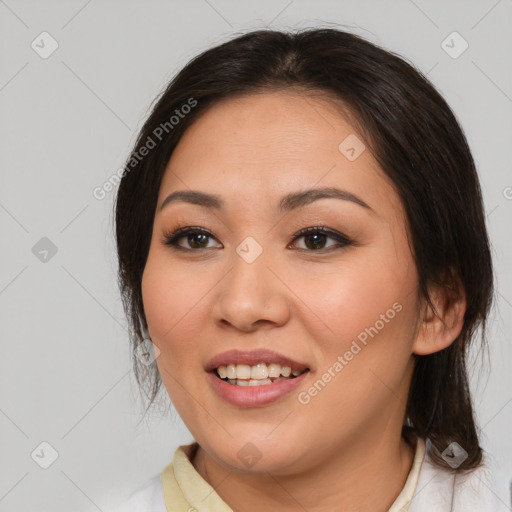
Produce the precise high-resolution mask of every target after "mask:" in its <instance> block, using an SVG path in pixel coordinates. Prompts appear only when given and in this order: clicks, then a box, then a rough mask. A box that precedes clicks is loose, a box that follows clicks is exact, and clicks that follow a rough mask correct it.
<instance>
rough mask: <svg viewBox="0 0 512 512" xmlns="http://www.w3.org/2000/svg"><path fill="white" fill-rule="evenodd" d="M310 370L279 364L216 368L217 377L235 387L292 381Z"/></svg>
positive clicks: (229, 365)
mask: <svg viewBox="0 0 512 512" xmlns="http://www.w3.org/2000/svg"><path fill="white" fill-rule="evenodd" d="M308 371H309V369H308V368H303V369H297V368H296V369H293V370H292V367H291V366H283V365H281V364H279V363H264V362H261V363H257V364H255V365H248V364H235V363H230V364H228V365H221V366H219V367H217V368H215V370H214V373H215V375H217V377H218V378H219V379H221V380H223V381H224V382H227V383H228V384H231V385H233V386H268V385H271V384H275V383H277V382H283V381H287V380H292V379H295V378H296V377H298V376H299V375H302V374H303V373H306V372H308Z"/></svg>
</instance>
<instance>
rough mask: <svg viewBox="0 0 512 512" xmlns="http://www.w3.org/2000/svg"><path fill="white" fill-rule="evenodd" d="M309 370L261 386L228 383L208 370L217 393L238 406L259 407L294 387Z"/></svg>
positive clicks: (273, 400)
mask: <svg viewBox="0 0 512 512" xmlns="http://www.w3.org/2000/svg"><path fill="white" fill-rule="evenodd" d="M308 373H309V371H305V372H304V373H301V374H300V375H299V376H297V377H295V378H293V379H288V380H282V381H280V382H276V383H275V384H265V385H263V386H237V385H236V384H229V383H227V382H225V381H223V380H222V379H220V378H219V377H217V375H216V374H215V373H214V372H208V379H209V380H210V383H211V385H212V386H213V389H214V390H215V391H216V392H217V394H218V395H219V396H220V397H221V398H223V399H224V400H226V402H229V403H230V404H233V405H238V406H239V407H261V406H263V405H267V404H270V403H272V402H276V401H277V400H279V399H280V398H282V397H283V396H285V395H287V394H288V393H290V392H291V391H293V390H294V389H296V388H297V387H298V386H300V384H301V383H302V382H303V381H304V379H305V378H306V375H307V374H308Z"/></svg>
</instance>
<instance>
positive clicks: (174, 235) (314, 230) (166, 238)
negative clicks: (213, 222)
mask: <svg viewBox="0 0 512 512" xmlns="http://www.w3.org/2000/svg"><path fill="white" fill-rule="evenodd" d="M198 233H199V234H202V235H206V236H208V237H209V238H213V239H214V240H216V238H215V237H214V236H213V235H212V234H211V233H210V232H209V231H208V230H206V229H204V228H201V227H194V226H185V227H178V228H176V229H175V230H174V231H171V232H166V233H164V235H163V241H162V242H163V244H164V245H167V246H169V247H171V248H172V249H174V250H176V251H187V252H191V251H194V252H198V251H200V250H204V249H213V248H212V247H199V248H187V247H182V246H180V245H178V242H179V241H180V240H181V239H182V238H184V237H186V236H187V235H190V234H198ZM312 234H321V235H325V236H327V237H328V238H332V239H333V240H336V241H337V242H338V245H337V246H336V245H331V246H329V247H325V248H321V249H307V248H306V249H302V248H300V249H297V250H300V251H306V252H330V251H331V250H333V249H341V248H343V247H348V246H351V245H355V241H354V240H351V239H350V238H348V237H347V236H345V235H343V234H342V233H338V232H337V231H331V230H329V229H326V228H325V227H324V226H314V227H309V228H304V229H301V230H300V231H299V232H298V233H296V234H295V235H294V237H293V239H292V243H293V242H295V241H296V240H298V239H300V238H302V237H304V236H307V235H312ZM217 241H218V240H217ZM215 249H216V247H215Z"/></svg>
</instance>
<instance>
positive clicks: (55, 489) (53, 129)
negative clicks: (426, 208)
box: [0, 0, 512, 512]
mask: <svg viewBox="0 0 512 512" xmlns="http://www.w3.org/2000/svg"><path fill="white" fill-rule="evenodd" d="M328 25H329V26H339V27H340V28H345V29H347V30H351V31H353V32H355V33H357V34H359V35H362V36H364V37H366V38H367V39H369V40H370V41H372V42H375V43H377V44H380V45H382V46H384V47H385V48H387V49H389V50H391V51H394V52H396V53H398V54H400V55H402V56H403V57H405V58H406V59H408V60H410V61H412V62H413V63H414V64H415V65H416V66H417V67H418V68H419V69H420V70H422V71H423V72H424V73H427V74H428V77H429V78H430V79H431V80H432V82H433V83H434V84H435V85H436V86H437V87H438V89H439V90H440V91H441V93H442V94H443V95H444V97H445V98H446V99H447V101H448V103H449V104H450V105H451V107H452V108H453V110H454V111H455V113H456V115H457V117H458V119H459V121H460V123H461V125H462V126H463V129H464V130H465V133H466V135H467V138H468V141H469V143H470V146H471V148H472V151H473V155H474V157H475V160H476V162H477V164H478V169H479V173H480V177H481V182H482V187H483V193H484V198H485V207H486V212H487V222H488V226H489V232H490V236H491V239H492V245H493V255H494V258H495V265H496V273H497V280H496V282H497V292H496V303H495V309H494V312H493V317H492V321H491V325H490V330H489V339H490V358H489V360H488V361H487V363H488V364H490V369H487V370H486V369H485V368H484V369H478V368H479V366H478V365H477V366H476V369H475V371H474V373H473V376H472V381H471V382H472V388H473V392H474V393H475V403H476V407H477V414H478V420H479V425H480V427H481V428H482V443H483V445H484V447H485V448H486V450H487V451H488V452H489V453H490V454H491V455H492V457H493V458H494V460H495V461H496V463H497V464H498V465H499V466H500V467H501V469H502V470H503V471H505V472H507V473H508V474H509V475H511V476H512V439H511V437H510V432H511V425H512V371H511V362H512V345H511V340H510V333H511V318H512V283H511V275H512V273H511V263H512V247H511V237H510V233H511V230H510V225H511V220H512V219H511V213H512V188H511V187H512V174H511V168H510V163H511V161H512V158H511V157H512V144H511V140H512V138H511V137H512V59H510V54H511V51H512V31H511V30H510V27H511V26H512V3H511V2H510V0H499V1H496V0H490V1H487V0H478V1H468V0H464V1H445V2H438V1H426V0H414V1H413V0H394V1H386V2H383V1H381V0H375V1H362V0H354V1H326V0H314V1H313V0H311V1H307V0H292V1H290V0H258V1H257V2H247V1H245V2H243V1H234V0H188V1H155V0H153V1H133V0H130V1H128V0H125V1H118V2H115V1H107V0H103V1H99V0H89V1H87V0H68V1H66V2H64V1H61V2H57V1H28V0H27V1H23V0H18V1H16V0H0V56H1V61H0V166H1V167H0V169H1V182H0V229H1V231H0V235H1V236H0V254H1V265H0V315H1V318H0V320H1V322H0V329H1V344H2V345H1V347H2V351H1V358H0V447H1V450H0V510H1V511H9V512H28V511H33V510H36V509H37V510H39V511H41V512H44V511H52V512H61V511H69V510H73V511H75V512H79V511H85V510H106V509H107V508H108V506H109V505H110V504H111V502H113V501H115V500H117V499H118V498H119V497H121V496H124V495H126V494H127V493H128V492H131V491H133V490H134V489H135V488H137V486H139V485H140V484H142V483H144V482H145V481H146V480H148V479H149V478H150V477H152V476H154V475H157V474H158V473H160V472H161V471H162V469H163V468H164V467H165V466H166V465H167V464H168V463H169V462H170V460H171V458H172V454H173V453H174V450H175V448H176V447H177V446H178V445H179V444H184V443H188V442H190V441H191V440H192V438H191V435H190V434H189V432H188V431H187V429H186V428H185V427H184V425H183V424H182V423H181V420H180V419H179V418H178V417H177V415H176V414H172V413H167V414H160V413H159V411H158V409H154V410H153V412H152V413H151V415H150V416H148V417H147V418H146V419H144V420H143V421H142V422H140V421H139V420H140V418H141V413H142V403H141V401H140V400H139V398H138V391H137V389H136V385H135V380H134V378H133V376H132V374H131V368H130V355H129V344H128V337H127V332H126V327H127V323H126V320H125V318H124V313H123V310H122V306H121V301H120V297H119V293H118V290H117V287H116V270H117V264H116V256H115V252H114V244H113V231H112V216H111V210H112V202H113V199H114V196H115V190H113V191H111V192H110V193H108V194H106V197H105V198H104V199H102V200H99V199H96V198H95V197H94V195H93V190H94V189H95V187H98V186H102V184H103V183H104V182H105V181H106V180H107V179H108V178H109V177H111V176H112V175H113V174H114V173H115V172H116V171H117V169H119V168H120V167H121V166H122V165H123V162H124V160H125V158H126V156H127V154H128V152H129V150H130V148H131V144H132V143H133V142H134V140H135V136H136V133H137V130H138V129H139V128H140V127H141V125H142V122H143V120H144V119H145V117H146V116H147V114H148V108H149V106H150V103H151V101H152V100H153V99H154V98H155V97H156V95H157V94H158V93H159V92H160V91H161V89H162V87H163V86H164V85H165V84H166V82H167V81H168V80H169V79H170V78H171V77H172V76H173V75H174V74H175V73H176V72H177V71H178V70H179V69H180V67H181V66H183V65H184V64H185V63H186V62H187V61H188V60H189V59H190V58H192V57H193V56H194V55H196V54H197V53H199V52H200V51H202V50H204V49H206V48H208V47H211V46H212V45H215V44H218V43H220V42H222V41H225V40H227V39H228V38H230V37H231V36H233V35H234V34H236V33H241V32H246V31H248V30H250V29H255V28H263V27H270V28H276V29H296V28H302V27H306V26H328ZM43 32H45V34H42V33H43ZM453 32H457V33H458V34H457V35H454V34H453ZM447 38H448V39H447ZM443 41H445V42H444V43H443ZM466 45H467V48H466V49H465V51H463V52H462V50H463V49H464V48H465V47H466ZM52 51H53V53H52ZM461 52H462V53H461ZM459 53H460V54H459ZM474 355H475V356H476V359H479V358H480V356H481V353H480V352H479V351H475V352H474ZM163 398H164V399H165V398H166V396H163ZM164 405H165V402H164ZM162 411H165V407H162ZM41 443H45V444H41ZM44 465H48V467H47V469H44V468H43V467H42V466H44Z"/></svg>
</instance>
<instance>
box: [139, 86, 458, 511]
mask: <svg viewBox="0 0 512 512" xmlns="http://www.w3.org/2000/svg"><path fill="white" fill-rule="evenodd" d="M350 134H355V135H357V132H356V130H355V129H354V128H353V127H352V126H351V125H350V124H349V123H348V122H347V121H346V120H345V119H344V117H342V116H341V115H340V114H339V112H338V111H337V110H336V109H335V108H333V100H332V99H331V100H330V101H327V100H326V99H322V98H320V97H312V96H306V95H303V94H300V93H297V92H291V91H287V92H283V91H281V92H271V93H270V92H269V93H264V94H258V95H249V96H243V97H239V98H236V99H233V98H231V99H228V100H225V101H222V102H220V103H217V104H216V105H214V106H213V107H212V108H210V109H209V110H208V111H206V113H204V114H203V115H202V116H201V117H200V118H199V119H198V120H197V121H196V122H195V123H194V124H193V125H192V126H191V127H190V128H188V129H187V131H186V132H185V134H184V136H183V137H182V139H181V141H180V142H179V144H178V146H177V148H176V149H175V151H174V153H173V155H172V157H171V159H170V161H169V164H168V166H167V169H166V173H165V175H164V178H163V181H162V184H161V188H160V192H159V197H158V203H157V209H156V212H155V219H154V225H153V233H152V240H151V246H150V250H149V255H148V259H147V263H146V267H145V270H144V274H143V279H142V293H143V302H144V310H145V314H146V318H147V321H148V326H149V334H150V336H151V339H152V341H153V343H155V345H156V346H158V348H159V349H160V351H161V354H160V356H159V358H158V359H157V364H158V368H159V371H160V374H161V376H162V380H163V382H164V385H165V387H166V389H167V392H168V394H169V396H170V398H171V400H172V402H173V404H174V406H175V407H176V409H177V411H178V412H179V414H180V416H181V417H182V419H183V421H184V422H185V424H186V425H187V427H188V428H189V430H190V431H191V433H192V435H193V436H194V438H195V440H197V442H198V443H199V449H198V451H197V453H196V454H195V457H194V458H193V460H192V463H193V465H194V467H195V468H196V469H197V471H198V472H199V473H200V474H201V476H202V477H203V478H204V479H205V480H206V481H208V482H209V483H210V484H211V485H212V486H214V487H215V490H216V492H217V493H218V494H219V495H220V496H221V498H222V499H223V500H224V501H225V502H226V503H227V504H228V505H229V506H230V507H231V508H232V509H233V510H241V511H242V510H243V511H244V512H252V511H253V510H254V511H256V510H258V511H260V510H273V509H279V510H282V511H288V510H298V509H300V508H301V507H303V508H304V509H306V510H308V511H324V510H325V511H327V510H329V511H330V510H339V509H340V506H341V504H342V507H343V510H345V511H351V510H354V511H355V510H358V511H365V510H368V511H370V510H371V511H372V512H376V511H386V510H388V508H389V507H390V506H391V504H392V503H393V501H394V500H395V498H396V497H397V495H398V494H399V493H400V491H401V489H402V487H403V486H404V484H405V481H406V479H407V475H408V473H409V471H410V468H411V464H412V460H413V454H414V449H413V447H411V446H409V445H408V444H407V442H406V441H405V440H404V439H403V438H402V437H401V427H402V425H403V422H404V415H405V404H406V399H407V394H408V390H409V386H410V380H411V376H412V371H413V367H414V363H413V354H414V353H417V354H428V353H432V352H435V351H438V350H441V349H442V348H445V347H446V346H448V345H449V344H450V343H451V342H452V341H453V340H454V339H455V337H456V336H457V334H458V333H459V332H460V329H461V327H462V318H463V314H464V308H465V303H464V299H463V297H462V298H461V299H460V300H459V301H458V302H456V303H455V304H454V305H453V306H452V307H451V308H449V309H447V308H444V307H443V304H444V299H443V294H442V291H441V290H437V289H434V288H432V290H431V291H432V294H433V297H434V301H435V304H436V305H437V306H438V308H439V313H440V314H439V316H436V315H435V314H433V312H432V311H431V310H430V309H429V307H428V306H427V305H426V302H425V301H424V300H423V299H421V298H419V297H418V274H417V270H416V267H415V264H414V260H413V256H412V254H411V250H410V247H409V243H408V239H407V227H406V217H405V213H404V210H403V207H402V204H401V202H400V199H399V197H398V195H397V193H396V192H395V190H394V188H393V186H392V184H391V183H390V181H389V179H388V178H387V177H386V175H385V174H384V173H383V171H382V170H381V169H380V168H379V166H378V164H377V162H376V161H375V159H374V158H373V156H372V155H371V153H370V151H369V150H368V149H367V150H366V151H364V152H363V153H362V154H361V155H360V156H359V157H358V158H357V159H356V160H354V161H349V160H348V159H347V158H346V157H345V156H344V155H343V154H342V153H341V152H340V151H339V150H338V145H339V144H340V142H341V141H343V140H344V139H345V138H346V137H347V136H348V135H350ZM359 138H360V139H362V137H359ZM318 187H337V188H340V189H343V190H346V191H349V192H351V193H352V194H354V195H356V196H358V197H359V198H361V199H362V200H363V201H364V202H365V203H367V204H368V205H369V206H370V208H371V209H369V208H364V207H362V206H360V205H358V204H355V203H353V202H350V201H346V200H340V199H334V198H327V199H320V200H317V201H315V202H312V203H311V204H308V205H306V206H303V207H302V208H299V209H297V210H293V211H290V212H288V213H286V214H282V213H279V212H278V210H277V206H278V203H279V200H280V199H281V197H282V196H283V195H285V194H287V193H290V192H296V191H299V190H309V189H311V188H318ZM188 189H193V190H199V191H203V192H208V193H214V194H217V195H219V196H220V197H221V198H222V199H223V200H224V202H225V206H224V207H223V209H221V210H215V209H211V208H206V207H203V206H198V205H194V204H190V203H186V202H175V203H171V204H169V205H168V206H167V207H166V208H164V209H163V210H162V211H160V205H161V204H162V202H163V201H164V199H165V198H166V197H167V196H168V195H169V194H170V193H172V192H174V191H176V190H188ZM177 223H180V224H181V225H183V226H200V227H203V228H205V229H207V230H208V231H210V232H211V233H212V235H213V236H212V237H211V238H206V239H205V240H206V241H204V239H201V238H200V237H199V238H197V236H196V238H193V239H192V241H191V240H190V238H187V236H185V237H184V238H182V239H181V241H180V242H179V243H180V244H181V245H182V246H183V247H185V248H188V249H189V250H188V252H187V251H186V250H182V251H178V250H176V249H173V248H172V247H170V246H168V245H165V244H164V241H163V240H164V235H165V233H168V232H171V231H172V230H174V228H175V227H176V225H177ZM318 225H324V226H326V228H328V229H329V230H332V231H337V232H340V233H342V234H344V235H345V236H347V237H349V238H350V239H353V240H354V241H355V243H354V244H353V245H347V246H341V245H339V244H338V242H337V241H336V240H334V239H332V238H330V237H322V235H321V234H320V241H319V242H318V238H316V239H315V238H314V235H313V238H312V237H311V235H310V236H309V237H308V236H306V237H304V236H302V237H301V238H298V239H296V240H294V238H295V235H296V233H297V232H298V231H299V230H300V229H302V228H308V227H316V226H318ZM248 236H251V237H253V238H254V239H255V240H256V241H257V242H258V243H259V244H260V246H261V247H262V249H263V252H262V253H261V255H260V256H259V257H258V258H257V259H256V260H255V261H254V262H253V263H250V264H249V263H247V262H246V261H245V260H244V259H243V258H241V257H240V256H239V255H238V254H237V252H236V248H237V246H238V245H239V244H240V243H241V242H242V241H243V240H244V239H245V238H246V237H248ZM197 240H199V242H201V240H203V246H207V247H206V248H199V249H197V248H194V247H197V245H191V243H192V244H193V243H194V241H196V243H197ZM312 242H313V244H312ZM315 242H316V243H318V244H319V245H320V249H315V248H311V246H312V245H313V246H314V243H315ZM322 247H324V248H322ZM394 303H399V304H400V305H401V307H402V309H401V311H400V312H398V313H397V314H396V316H395V317H394V318H393V319H391V320H389V322H387V323H385V326H384V328H382V329H380V330H379V332H378V334H377V335H375V336H374V337H373V338H370V339H369V342H368V344H367V345H366V346H364V348H363V349H362V350H361V351H360V352H359V353H357V355H355V356H354V357H353V359H352V360H351V361H349V362H348V364H347V365H346V366H344V368H343V370H342V371H340V372H339V373H337V374H336V377H335V378H333V379H332V380H331V381H330V382H329V383H328V384H327V385H326V386H325V387H324V388H323V389H322V390H321V392H319V393H318V394H317V395H316V396H314V397H313V398H312V399H311V401H310V402H309V403H308V404H306V405H304V404H301V403H300V402H299V401H298V399H297V395H298V393H299V392H301V391H307V389H308V388H309V387H310V386H312V384H313V383H314V382H315V381H317V380H318V379H319V378H320V377H321V376H322V374H323V373H324V372H325V371H327V369H328V368H329V367H332V366H333V363H334V362H335V361H336V360H337V358H338V356H339V355H343V354H344V353H345V352H346V351H347V350H349V348H350V346H351V343H352V341H353V340H354V339H355V338H356V337H357V335H358V334H360V333H361V332H363V331H364V330H365V328H368V327H370V326H374V325H375V323H376V321H377V320H379V318H381V316H380V315H382V314H385V313H386V311H387V310H389V309H390V308H391V307H392V305H393V304H394ZM255 348H268V349H274V350H277V351H278V352H280V353H282V354H284V355H286V356H288V357H291V358H292V359H295V360H297V361H300V362H304V363H307V365H308V367H309V368H310V372H309V374H308V375H307V377H306V379H305V380H304V382H303V383H302V384H301V386H300V389H298V390H297V392H295V391H294V392H292V393H290V394H289V395H287V396H285V397H283V398H282V399H280V400H279V401H277V402H274V403H272V404H269V405H267V406H264V407H255V408H242V407H238V406H234V405H231V404H229V403H227V402H225V401H224V400H222V399H221V398H220V397H219V396H218V395H217V394H216V393H215V391H214V390H213V388H212V386H211V385H210V383H209V382H208V379H207V378H206V377H207V375H206V372H205V369H204V368H205V365H206V363H207V362H208V361H209V360H210V359H211V358H212V357H213V356H214V355H216V354H219V353H221V352H224V351H227V350H231V349H241V350H251V349H255ZM249 442H250V443H252V444H253V445H255V446H256V447H257V449H258V450H259V452H260V453H261V459H260V460H259V461H258V462H257V463H256V464H255V465H254V466H252V467H250V468H248V467H246V466H245V465H244V464H243V462H242V461H241V460H240V459H239V458H238V457H237V452H238V451H239V450H240V449H241V448H242V447H243V446H244V445H246V443H249Z"/></svg>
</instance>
